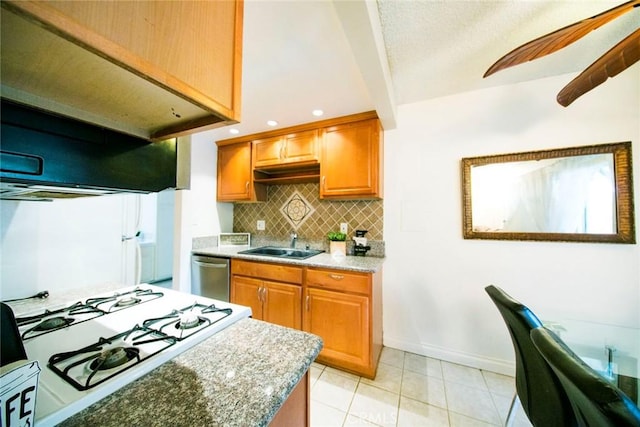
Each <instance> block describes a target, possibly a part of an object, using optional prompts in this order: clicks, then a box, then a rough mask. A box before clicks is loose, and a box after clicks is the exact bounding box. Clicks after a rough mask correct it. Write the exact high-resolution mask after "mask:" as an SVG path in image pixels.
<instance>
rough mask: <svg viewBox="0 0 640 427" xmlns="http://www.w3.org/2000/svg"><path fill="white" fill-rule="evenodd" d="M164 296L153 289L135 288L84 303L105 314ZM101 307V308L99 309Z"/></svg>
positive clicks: (90, 299)
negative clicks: (101, 310) (103, 311)
mask: <svg viewBox="0 0 640 427" xmlns="http://www.w3.org/2000/svg"><path fill="white" fill-rule="evenodd" d="M163 296H164V293H162V292H155V291H154V290H153V289H142V288H139V287H138V288H135V289H133V290H131V291H128V292H124V293H117V292H116V293H114V294H113V295H109V296H106V297H94V298H89V299H87V300H86V301H85V303H86V304H87V305H92V306H94V307H96V308H98V309H104V310H105V311H106V312H107V313H111V312H114V311H118V310H122V309H125V308H128V307H132V306H134V305H138V304H142V303H145V302H147V301H152V300H154V299H157V298H161V297H163ZM101 307H102V308H101Z"/></svg>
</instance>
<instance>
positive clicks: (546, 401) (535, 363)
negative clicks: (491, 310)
mask: <svg viewBox="0 0 640 427" xmlns="http://www.w3.org/2000/svg"><path fill="white" fill-rule="evenodd" d="M485 291H486V292H487V294H489V297H490V298H491V299H492V300H493V302H494V304H495V305H496V307H498V311H500V314H501V315H502V318H503V319H504V321H505V323H506V324H507V329H508V330H509V334H510V335H511V341H512V343H513V349H514V351H515V356H516V395H515V396H514V397H513V401H512V402H511V408H510V409H509V414H508V416H507V420H506V423H505V425H510V424H511V421H512V420H513V416H514V415H515V412H516V409H517V407H518V401H520V404H521V405H522V409H523V410H524V412H525V414H527V417H528V418H529V421H531V424H533V425H534V426H535V427H572V426H576V425H577V422H576V419H575V416H574V415H573V411H572V410H571V405H570V403H569V399H568V397H567V395H566V393H565V392H564V389H563V388H562V385H561V384H560V381H559V379H558V378H557V377H556V375H555V373H554V372H553V371H552V370H551V367H550V366H549V365H548V364H547V362H546V361H545V360H544V358H543V357H542V356H541V355H540V353H539V352H538V350H537V349H536V348H535V347H534V345H533V342H532V341H531V337H530V336H529V333H530V332H531V330H532V329H535V328H537V327H539V326H542V323H541V322H540V320H539V319H538V318H537V317H536V315H535V314H533V313H532V312H531V310H529V309H528V308H527V307H526V306H524V305H522V304H521V303H519V302H518V301H516V300H514V299H513V298H511V297H510V296H509V295H507V294H506V293H505V292H504V291H503V290H502V289H500V288H498V287H496V286H493V285H491V286H487V287H486V288H485Z"/></svg>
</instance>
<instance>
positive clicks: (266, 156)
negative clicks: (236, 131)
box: [253, 136, 284, 168]
mask: <svg viewBox="0 0 640 427" xmlns="http://www.w3.org/2000/svg"><path fill="white" fill-rule="evenodd" d="M283 149H284V138H283V137H282V136H276V137H273V138H264V139H256V140H255V141H253V167H254V168H260V167H264V166H272V165H277V164H279V163H280V161H281V159H282V152H283Z"/></svg>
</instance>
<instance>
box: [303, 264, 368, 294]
mask: <svg viewBox="0 0 640 427" xmlns="http://www.w3.org/2000/svg"><path fill="white" fill-rule="evenodd" d="M307 285H308V286H313V287H317V288H324V289H333V290H336V291H342V292H354V293H359V294H368V293H369V292H370V290H371V274H369V273H354V272H352V271H344V270H319V269H314V268H309V269H307Z"/></svg>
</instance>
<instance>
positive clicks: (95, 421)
mask: <svg viewBox="0 0 640 427" xmlns="http://www.w3.org/2000/svg"><path fill="white" fill-rule="evenodd" d="M321 348H322V340H321V338H319V337H317V336H315V335H312V334H308V333H306V332H301V331H297V330H294V329H289V328H283V327H281V326H277V325H273V324H270V323H266V322H262V321H259V320H254V319H243V320H240V321H239V322H237V323H235V324H233V325H231V326H229V327H228V328H226V329H224V330H223V331H221V332H219V333H218V334H216V335H214V336H213V337H211V338H209V339H207V340H206V341H204V342H202V343H200V344H198V345H197V346H195V347H193V348H191V349H190V350H187V351H186V352H184V353H182V354H181V355H179V356H177V357H176V358H175V359H173V360H171V361H169V362H167V363H165V364H164V365H162V366H160V367H159V368H158V369H156V370H154V371H152V372H150V373H149V374H147V375H145V376H144V377H142V378H140V379H139V380H137V381H135V382H133V383H131V384H129V385H128V386H126V387H124V388H122V389H120V390H119V391H117V392H115V393H113V394H111V395H110V396H108V397H106V398H104V399H102V400H101V401H99V402H98V403H96V404H94V405H92V406H90V407H89V408H87V409H85V410H83V411H82V412H79V413H78V414H76V415H75V416H73V417H71V418H69V419H67V420H65V421H64V422H63V423H61V424H60V425H61V426H87V425H100V426H106V427H108V426H114V427H115V426H118V427H119V426H122V425H147V426H151V425H154V426H156V425H157V426H166V425H185V426H186V425H193V426H242V427H245V426H266V425H268V424H269V422H270V421H271V419H272V418H273V417H274V416H275V414H276V412H277V411H278V409H279V408H280V407H281V406H282V404H283V403H284V401H285V400H286V399H287V397H288V396H289V394H290V393H291V391H293V388H294V387H295V386H296V385H297V383H298V382H299V381H300V379H301V378H302V376H303V375H304V373H305V372H306V371H307V370H308V368H309V366H310V365H311V363H312V362H313V361H314V360H315V358H316V356H317V355H318V353H319V352H320V350H321Z"/></svg>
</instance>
